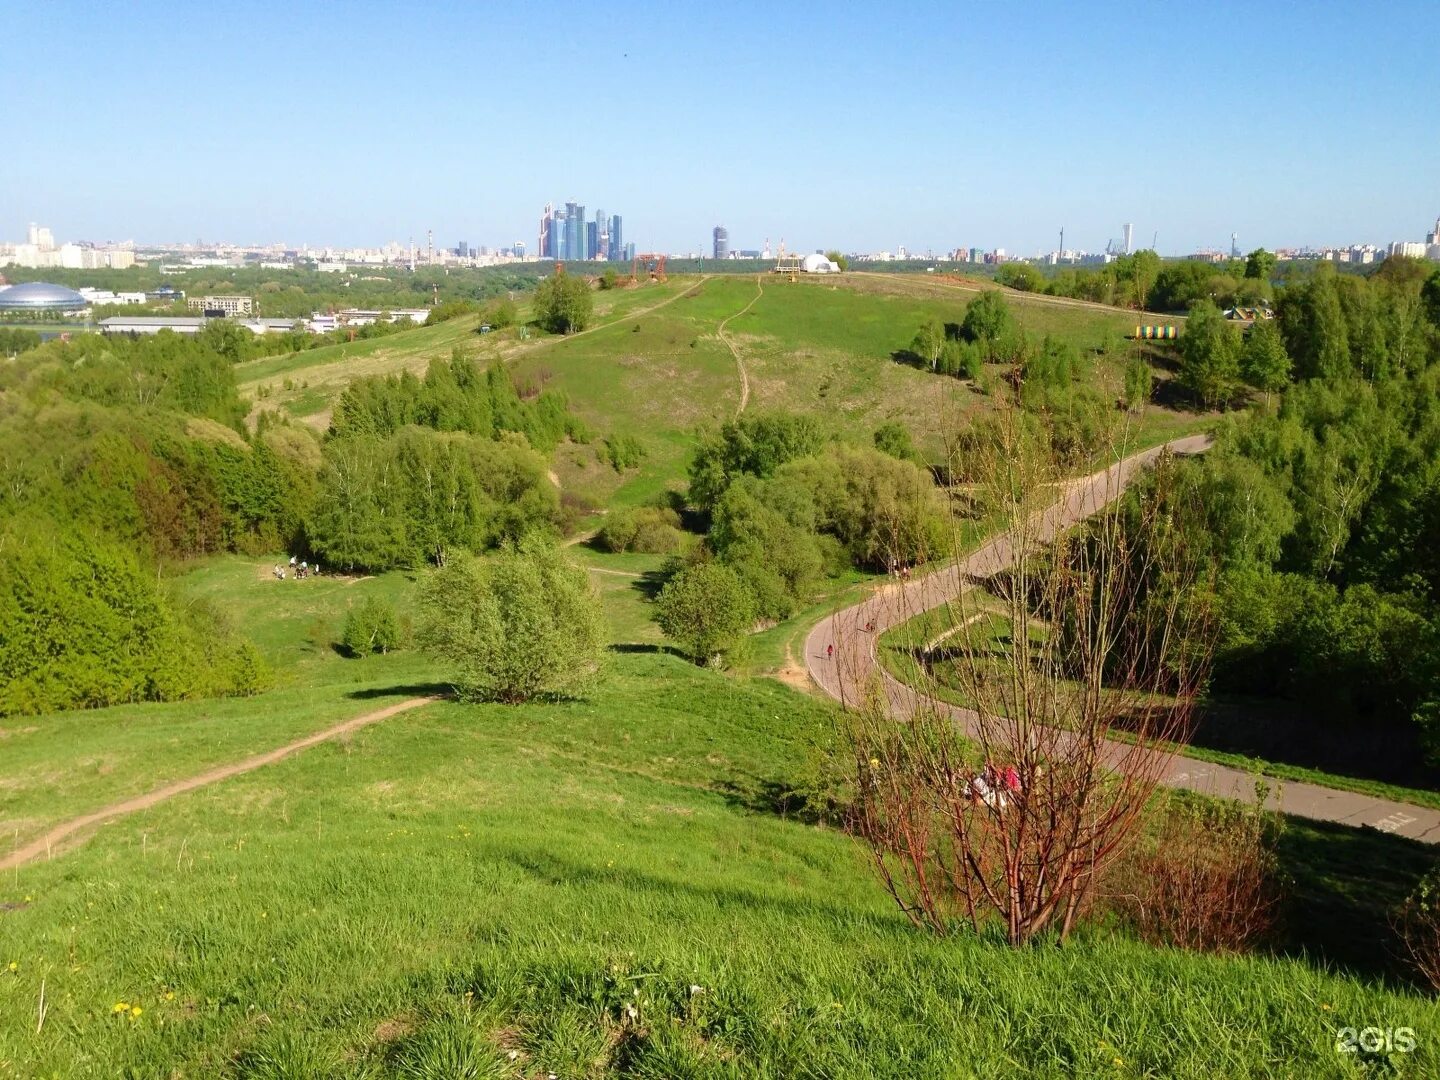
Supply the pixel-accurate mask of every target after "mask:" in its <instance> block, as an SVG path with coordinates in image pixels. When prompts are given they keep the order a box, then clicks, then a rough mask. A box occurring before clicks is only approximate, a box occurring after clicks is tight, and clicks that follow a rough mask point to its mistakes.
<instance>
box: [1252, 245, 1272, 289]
mask: <svg viewBox="0 0 1440 1080" xmlns="http://www.w3.org/2000/svg"><path fill="white" fill-rule="evenodd" d="M1274 274H1275V255H1274V253H1273V252H1269V251H1266V250H1265V249H1264V248H1256V249H1255V250H1254V251H1252V252H1250V254H1249V255H1246V256H1245V276H1246V277H1247V278H1256V279H1258V280H1260V281H1269V280H1270V278H1271V277H1273V276H1274Z"/></svg>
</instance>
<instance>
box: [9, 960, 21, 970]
mask: <svg viewBox="0 0 1440 1080" xmlns="http://www.w3.org/2000/svg"><path fill="white" fill-rule="evenodd" d="M10 970H11V971H19V970H20V961H18V960H11V961H10Z"/></svg>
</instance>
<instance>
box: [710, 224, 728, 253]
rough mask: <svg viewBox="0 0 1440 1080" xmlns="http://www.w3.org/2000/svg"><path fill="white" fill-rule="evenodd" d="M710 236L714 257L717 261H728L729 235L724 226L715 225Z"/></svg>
mask: <svg viewBox="0 0 1440 1080" xmlns="http://www.w3.org/2000/svg"><path fill="white" fill-rule="evenodd" d="M711 235H712V239H713V240H714V252H713V254H714V256H715V258H717V259H728V258H729V257H730V233H729V232H728V231H727V230H726V228H725V226H724V225H716V226H715V231H714V233H713V234H711Z"/></svg>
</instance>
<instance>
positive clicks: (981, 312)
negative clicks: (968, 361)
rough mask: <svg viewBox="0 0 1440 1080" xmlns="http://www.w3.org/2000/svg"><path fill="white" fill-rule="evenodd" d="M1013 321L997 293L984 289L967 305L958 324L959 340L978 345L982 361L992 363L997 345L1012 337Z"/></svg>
mask: <svg viewBox="0 0 1440 1080" xmlns="http://www.w3.org/2000/svg"><path fill="white" fill-rule="evenodd" d="M1016 330H1017V328H1016V326H1015V317H1014V316H1013V315H1012V314H1011V313H1010V305H1009V304H1008V303H1006V302H1005V296H1004V294H1003V293H1001V292H1000V291H999V290H998V289H987V290H985V291H984V292H982V293H981V294H980V295H979V296H977V297H976V298H975V299H974V300H972V301H970V305H969V306H968V307H967V308H966V309H965V318H964V319H963V320H961V323H960V336H961V337H963V338H965V340H967V341H974V342H978V343H979V344H980V345H981V346H982V347H983V348H984V350H985V359H986V360H987V361H990V362H992V363H993V362H994V360H995V357H996V355H997V351H998V346H999V344H1000V342H1001V341H1003V340H1005V339H1006V338H1008V337H1010V336H1011V335H1013V334H1015V333H1016Z"/></svg>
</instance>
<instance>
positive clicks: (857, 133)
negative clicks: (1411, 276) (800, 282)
mask: <svg viewBox="0 0 1440 1080" xmlns="http://www.w3.org/2000/svg"><path fill="white" fill-rule="evenodd" d="M3 19H4V23H5V24H6V32H5V34H4V37H5V40H6V46H5V49H4V58H3V61H0V101H3V105H0V107H3V108H4V110H5V112H4V115H5V116H6V125H5V132H4V135H3V141H0V239H10V240H14V239H19V238H21V237H22V235H23V230H24V227H25V223H26V222H27V221H31V220H34V221H39V222H42V223H46V224H49V225H50V226H51V227H52V228H53V229H54V231H55V234H56V236H57V238H62V239H92V240H104V239H128V238H134V239H139V240H170V239H194V238H197V237H204V238H206V239H227V240H234V241H248V242H269V241H284V242H286V243H288V244H291V245H298V244H300V243H310V244H323V243H336V244H342V245H350V244H379V243H383V242H385V241H388V240H391V239H398V240H401V241H402V242H403V241H404V240H405V239H406V238H408V237H410V236H414V237H415V238H416V239H417V241H419V242H423V238H424V235H425V230H426V229H427V228H433V229H434V232H435V238H436V243H437V245H442V244H443V245H444V246H453V244H454V243H455V242H456V241H457V240H459V239H465V240H467V241H469V242H470V243H472V244H477V245H478V244H489V245H492V246H495V245H501V244H507V243H509V242H511V241H514V240H516V239H522V240H525V241H526V242H527V243H529V244H530V245H532V246H533V244H534V242H535V233H536V219H537V217H538V216H539V212H540V208H541V207H542V205H543V204H544V203H545V202H546V201H547V200H549V201H557V202H559V201H565V200H569V199H574V200H576V201H579V202H582V203H584V204H585V205H586V206H587V207H588V208H589V210H590V212H591V214H592V215H593V213H594V211H595V209H596V208H597V207H603V208H605V209H606V210H607V211H609V212H612V213H614V212H620V213H622V214H623V215H624V217H625V221H626V231H627V235H628V238H629V239H632V240H634V241H635V242H636V243H637V244H638V245H640V247H641V248H642V249H643V248H650V247H655V248H659V249H661V250H670V251H677V250H687V249H698V248H700V247H701V246H702V244H703V245H705V247H706V248H707V250H708V243H709V235H710V229H711V227H712V226H714V225H716V224H724V225H726V226H727V227H728V228H729V230H730V236H731V243H732V246H734V247H737V248H744V247H759V246H760V245H761V244H762V243H763V242H764V240H765V239H766V238H767V237H769V238H770V240H771V241H772V243H775V244H778V243H779V241H780V239H781V238H782V237H784V238H785V240H786V241H787V243H788V244H789V246H790V247H792V248H795V249H799V250H810V249H813V248H816V247H820V246H827V247H828V246H838V247H842V248H844V249H846V250H875V249H880V248H891V249H893V248H894V247H896V246H897V245H900V244H904V245H906V246H908V247H909V248H910V249H911V250H919V251H924V250H926V249H927V248H933V249H934V250H936V251H940V250H948V249H949V248H952V247H954V246H956V245H961V244H963V245H966V246H979V247H986V248H989V247H994V246H1003V247H1005V248H1007V249H1008V250H1010V251H1013V252H1018V253H1021V254H1030V253H1033V252H1035V251H1036V250H1038V249H1040V248H1045V249H1047V250H1048V249H1049V248H1050V247H1053V246H1054V244H1055V242H1056V240H1057V233H1058V231H1059V229H1060V227H1061V226H1062V225H1063V226H1064V227H1065V229H1066V233H1065V235H1066V242H1067V245H1069V246H1080V247H1085V248H1088V249H1091V250H1098V249H1102V248H1103V247H1104V245H1105V241H1106V239H1107V238H1109V237H1111V236H1117V235H1118V234H1119V230H1120V224H1121V222H1123V221H1132V222H1134V223H1135V232H1136V237H1137V240H1139V241H1141V242H1143V243H1146V244H1148V243H1149V242H1150V239H1151V237H1152V235H1154V234H1155V233H1156V232H1158V234H1159V248H1160V250H1161V251H1165V252H1186V251H1190V250H1193V249H1194V248H1196V247H1199V246H1215V247H1225V246H1228V244H1229V238H1230V233H1231V232H1232V231H1235V232H1238V233H1239V238H1240V244H1241V246H1242V248H1246V249H1248V248H1250V247H1254V246H1256V245H1258V244H1265V245H1269V246H1275V245H1281V244H1299V243H1315V244H1324V243H1348V242H1362V241H1373V242H1377V243H1384V242H1388V241H1390V240H1395V239H1419V238H1420V236H1421V234H1422V233H1423V232H1425V231H1426V229H1427V228H1428V227H1430V225H1431V224H1432V223H1433V221H1434V220H1435V217H1436V215H1437V214H1440V64H1437V63H1436V60H1435V57H1436V49H1437V44H1436V43H1437V41H1440V3H1437V2H1435V0H1429V2H1424V3H1376V4H1371V5H1361V4H1330V3H1324V2H1319V3H1294V4H1289V3H1286V4H1281V3H1269V4H1258V5H1257V4H1249V5H1243V6H1242V5H1233V6H1232V5H1224V4H1208V5H1207V4H1191V5H1184V6H1183V7H1182V6H1181V5H1179V4H1173V5H1172V4H1159V3H1156V4H1153V5H1152V4H1145V3H1106V2H1098V0H1091V2H1086V3H1056V4H1035V3H961V2H951V3H937V4H928V3H924V4H922V3H914V4H880V3H867V4H857V3H849V2H843V0H832V2H830V3H807V2H794V0H792V2H789V3H774V2H771V3H748V2H735V3H713V2H711V3H707V4H693V5H692V4H688V3H672V4H657V5H654V6H648V5H638V4H633V3H625V2H624V0H617V2H615V3H612V4H585V5H580V4H574V5H572V4H550V5H543V6H541V5H530V4H506V5H499V4H484V3H474V4H452V3H443V2H437V3H432V4H429V5H423V6H422V5H409V4H407V5H400V4H366V3H347V4H324V5H321V4H305V3H294V4H288V5H269V4H264V3H252V4H247V5H239V6H236V7H235V8H233V9H232V10H231V11H230V12H229V13H227V12H226V10H225V7H224V6H223V5H221V6H214V7H211V6H193V7H192V6H189V5H159V4H144V5H140V4H124V3H108V4H69V3H44V2H39V3H30V4H14V5H8V6H7V9H6V11H5V14H4V16H3Z"/></svg>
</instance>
